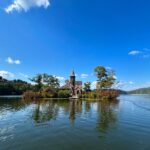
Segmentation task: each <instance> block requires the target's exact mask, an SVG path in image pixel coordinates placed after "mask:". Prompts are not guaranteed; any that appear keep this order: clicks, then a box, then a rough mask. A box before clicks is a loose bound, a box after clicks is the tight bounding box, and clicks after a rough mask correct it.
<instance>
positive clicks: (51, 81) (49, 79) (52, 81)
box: [44, 75, 60, 89]
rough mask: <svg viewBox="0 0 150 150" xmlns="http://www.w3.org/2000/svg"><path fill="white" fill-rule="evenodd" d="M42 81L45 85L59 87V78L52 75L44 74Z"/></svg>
mask: <svg viewBox="0 0 150 150" xmlns="http://www.w3.org/2000/svg"><path fill="white" fill-rule="evenodd" d="M44 82H45V83H46V85H47V86H49V87H51V88H54V89H57V88H59V87H60V84H59V80H58V79H57V78H56V77H55V76H52V75H46V77H45V78H44Z"/></svg>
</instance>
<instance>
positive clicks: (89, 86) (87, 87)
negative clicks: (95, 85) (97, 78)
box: [83, 82, 91, 92]
mask: <svg viewBox="0 0 150 150" xmlns="http://www.w3.org/2000/svg"><path fill="white" fill-rule="evenodd" d="M83 89H84V91H85V92H90V91H91V82H86V83H84V87H83Z"/></svg>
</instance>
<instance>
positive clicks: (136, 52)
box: [128, 50, 142, 55]
mask: <svg viewBox="0 0 150 150" xmlns="http://www.w3.org/2000/svg"><path fill="white" fill-rule="evenodd" d="M141 53H142V51H138V50H133V51H130V52H129V53H128V54H129V55H139V54H141Z"/></svg>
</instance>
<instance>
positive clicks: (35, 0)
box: [5, 0, 50, 13]
mask: <svg viewBox="0 0 150 150" xmlns="http://www.w3.org/2000/svg"><path fill="white" fill-rule="evenodd" d="M49 5H50V2H49V0H13V2H12V4H10V5H9V6H7V7H6V8H5V12H6V13H11V12H13V11H17V12H21V11H25V12H27V11H28V10H29V9H31V8H32V7H44V8H45V9H46V8H47V7H48V6H49Z"/></svg>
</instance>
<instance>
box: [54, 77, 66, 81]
mask: <svg viewBox="0 0 150 150" xmlns="http://www.w3.org/2000/svg"><path fill="white" fill-rule="evenodd" d="M56 78H57V79H58V80H59V81H64V80H65V78H64V77H60V76H56Z"/></svg>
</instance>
